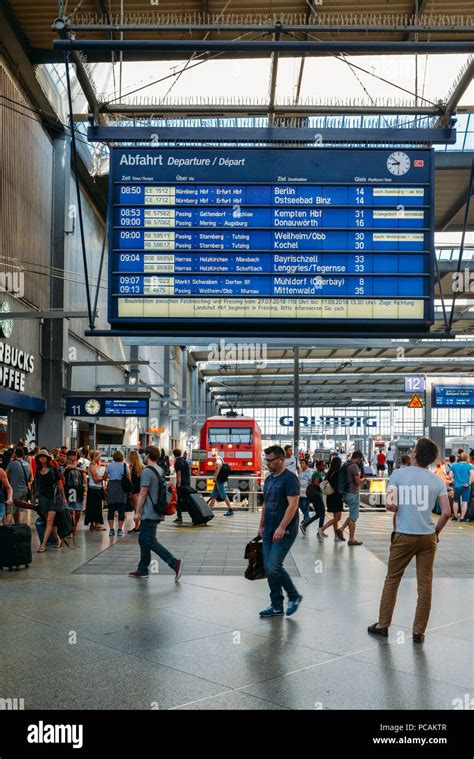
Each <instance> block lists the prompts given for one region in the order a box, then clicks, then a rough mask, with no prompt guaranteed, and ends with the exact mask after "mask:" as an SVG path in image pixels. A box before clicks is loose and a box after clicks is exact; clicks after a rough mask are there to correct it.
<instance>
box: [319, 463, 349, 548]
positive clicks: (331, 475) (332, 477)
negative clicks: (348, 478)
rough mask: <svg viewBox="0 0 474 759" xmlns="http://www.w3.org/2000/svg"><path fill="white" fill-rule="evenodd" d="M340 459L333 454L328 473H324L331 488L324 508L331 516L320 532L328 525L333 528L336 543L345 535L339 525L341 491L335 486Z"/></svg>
mask: <svg viewBox="0 0 474 759" xmlns="http://www.w3.org/2000/svg"><path fill="white" fill-rule="evenodd" d="M341 464H342V460H341V459H340V458H339V456H334V458H333V460H332V461H331V465H330V467H329V470H328V473H327V475H326V480H327V482H329V484H330V485H331V487H332V489H333V491H334V492H333V493H332V494H331V495H327V496H326V509H327V511H328V513H331V514H332V515H333V518H332V519H330V520H329V522H326V524H325V525H324V527H321V532H322V533H324V531H325V530H327V528H328V527H331V526H332V528H333V530H334V540H335V541H336V543H342V542H345V537H344V535H343V532H342V530H341V528H340V527H339V520H340V518H341V516H342V511H343V509H344V506H343V502H342V493H340V492H339V490H338V487H337V481H338V479H339V471H340V469H341Z"/></svg>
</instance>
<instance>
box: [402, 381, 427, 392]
mask: <svg viewBox="0 0 474 759" xmlns="http://www.w3.org/2000/svg"><path fill="white" fill-rule="evenodd" d="M424 390H425V378H424V377H405V393H423V392H424Z"/></svg>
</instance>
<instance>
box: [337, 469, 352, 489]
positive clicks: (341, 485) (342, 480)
mask: <svg viewBox="0 0 474 759" xmlns="http://www.w3.org/2000/svg"><path fill="white" fill-rule="evenodd" d="M347 467H348V464H347V463H346V464H343V465H342V466H341V469H340V470H339V477H338V480H337V489H338V490H339V492H340V493H347V488H348V487H349V476H348V474H347Z"/></svg>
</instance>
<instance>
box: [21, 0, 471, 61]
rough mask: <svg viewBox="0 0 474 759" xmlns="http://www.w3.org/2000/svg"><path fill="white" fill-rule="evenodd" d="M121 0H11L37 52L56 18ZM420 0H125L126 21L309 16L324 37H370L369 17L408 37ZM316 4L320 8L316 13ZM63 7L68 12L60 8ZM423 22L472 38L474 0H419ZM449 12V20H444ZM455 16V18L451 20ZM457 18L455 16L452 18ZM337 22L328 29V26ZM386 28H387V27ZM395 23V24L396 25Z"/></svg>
mask: <svg viewBox="0 0 474 759" xmlns="http://www.w3.org/2000/svg"><path fill="white" fill-rule="evenodd" d="M121 5H122V3H121V2H120V0H83V1H82V2H81V1H80V0H63V2H59V3H56V2H51V0H35V2H31V0H10V6H11V8H12V10H13V12H14V14H15V16H16V18H17V19H18V22H19V24H20V26H21V28H22V30H23V31H24V33H25V35H26V38H27V39H28V43H29V45H30V46H31V48H33V49H34V50H35V51H41V50H51V49H52V39H53V35H52V34H51V23H52V22H53V21H54V18H55V17H56V16H60V15H65V16H70V19H71V21H72V22H74V23H77V24H97V23H101V22H102V21H105V22H111V23H119V22H120V21H121V20H122V16H121ZM416 5H417V4H416V3H415V0H390V3H388V2H387V1H386V0H365V2H360V0H345V1H342V2H341V0H324V3H319V2H318V0H314V2H312V3H310V2H308V1H307V0H290V1H288V0H287V1H286V2H285V0H263V2H261V1H260V0H252V1H251V2H249V0H233V1H232V2H226V0H181V1H178V0H159V2H156V3H154V2H153V0H152V1H151V2H150V0H144V1H143V0H142V1H141V2H140V0H124V2H123V9H124V15H123V22H124V23H126V24H131V25H133V24H142V23H145V22H156V20H158V21H159V23H161V24H163V25H166V24H168V25H171V24H184V25H186V24H188V25H189V24H190V23H210V24H219V25H220V26H221V27H224V25H225V24H226V23H229V24H232V23H242V22H243V21H245V22H246V23H258V22H261V23H272V22H274V21H275V20H277V19H278V20H281V21H282V22H283V23H286V24H301V23H305V22H307V21H310V22H311V23H314V24H317V25H321V26H322V27H323V28H322V29H320V30H318V37H320V38H321V39H332V38H333V35H334V33H336V34H337V39H361V38H363V37H366V35H367V32H364V31H361V30H360V27H361V26H362V27H363V26H364V25H367V23H368V22H373V23H375V22H377V24H378V27H381V28H380V30H379V31H376V32H370V35H371V38H372V37H373V38H374V39H380V40H394V41H395V40H404V39H406V34H407V32H406V30H404V29H402V30H401V31H398V30H397V26H398V27H401V26H402V25H403V24H404V23H406V22H407V21H408V22H409V23H414V21H415V10H416ZM311 7H312V8H313V10H314V12H312V10H311ZM61 8H62V13H61V12H60V11H61ZM418 12H419V21H421V22H428V20H429V19H430V17H431V21H432V22H434V21H435V19H437V21H436V23H437V24H438V25H439V26H440V27H441V29H440V30H438V31H436V30H427V31H426V32H420V33H419V39H420V40H427V39H429V40H436V39H446V31H443V30H442V27H443V26H447V25H449V24H451V26H453V22H454V28H456V29H460V30H459V31H456V33H455V34H454V33H453V32H452V31H451V32H450V38H451V39H452V38H455V39H472V34H471V32H470V31H469V30H466V31H464V32H463V30H462V27H463V26H464V25H468V24H472V23H473V22H474V19H473V8H472V2H470V0H419V2H418ZM443 17H444V21H443V20H442V19H443ZM448 17H449V19H448ZM451 20H452V21H451ZM325 25H329V26H332V27H333V28H332V29H329V30H325V28H324V26H325ZM349 25H357V30H356V31H352V30H350V29H348V28H347V27H348V26H349ZM383 27H385V29H384V28H383ZM393 27H395V29H394V28H393ZM78 36H83V37H88V36H91V35H89V34H88V33H87V32H81V33H78ZM93 36H94V37H95V38H98V39H106V38H107V37H108V36H109V35H108V34H107V33H102V35H101V34H100V32H99V33H97V32H94V34H93ZM141 36H144V35H143V33H141V32H139V31H133V32H127V33H126V35H125V39H134V38H139V37H141ZM146 37H147V38H148V39H153V38H160V39H176V38H178V39H202V37H203V34H202V32H201V31H199V30H196V31H191V32H190V31H189V29H186V28H184V29H182V30H181V31H178V32H176V31H174V30H173V31H167V30H166V29H164V30H160V31H147V34H146ZM234 37H235V34H234V33H233V32H232V31H226V30H225V29H224V28H221V29H220V30H219V31H217V30H213V32H212V36H211V37H208V39H209V38H210V39H216V38H220V39H232V38H234Z"/></svg>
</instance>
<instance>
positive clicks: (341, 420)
mask: <svg viewBox="0 0 474 759" xmlns="http://www.w3.org/2000/svg"><path fill="white" fill-rule="evenodd" d="M280 426H281V427H293V417H292V416H281V417H280ZM376 426H377V418H376V417H375V416H300V427H307V428H312V427H376Z"/></svg>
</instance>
